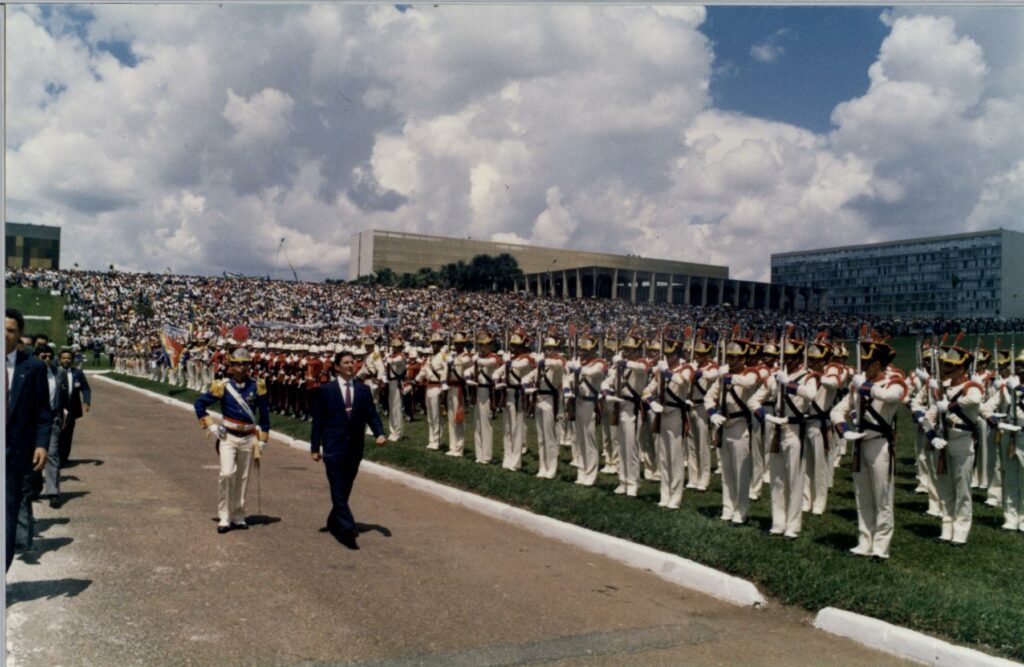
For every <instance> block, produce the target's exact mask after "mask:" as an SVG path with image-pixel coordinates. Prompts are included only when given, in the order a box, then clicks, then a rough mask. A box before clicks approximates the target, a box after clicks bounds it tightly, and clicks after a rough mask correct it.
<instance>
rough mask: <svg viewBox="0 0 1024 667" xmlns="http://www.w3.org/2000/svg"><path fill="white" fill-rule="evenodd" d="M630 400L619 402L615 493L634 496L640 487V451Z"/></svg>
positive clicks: (637, 417)
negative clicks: (617, 462)
mask: <svg viewBox="0 0 1024 667" xmlns="http://www.w3.org/2000/svg"><path fill="white" fill-rule="evenodd" d="M638 419H639V416H638V415H637V414H636V411H635V407H634V405H633V403H632V401H626V402H624V403H622V404H621V407H620V409H619V425H618V426H616V427H615V442H616V444H618V446H619V486H618V488H617V489H615V491H616V493H625V494H626V495H627V496H635V495H636V492H637V489H638V488H639V487H640V451H639V449H638V447H639V445H638V443H637V430H638V429H637V420H638Z"/></svg>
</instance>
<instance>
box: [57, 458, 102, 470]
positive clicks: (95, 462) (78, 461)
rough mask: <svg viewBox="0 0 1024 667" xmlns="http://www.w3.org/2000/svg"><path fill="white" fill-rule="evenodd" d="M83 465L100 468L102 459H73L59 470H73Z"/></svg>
mask: <svg viewBox="0 0 1024 667" xmlns="http://www.w3.org/2000/svg"><path fill="white" fill-rule="evenodd" d="M84 465H93V466H101V465H103V459H75V460H73V461H68V462H67V463H65V464H64V465H62V466H61V468H62V469H63V468H74V467H75V466H84Z"/></svg>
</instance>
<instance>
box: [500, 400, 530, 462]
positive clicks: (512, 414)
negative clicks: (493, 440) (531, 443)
mask: <svg viewBox="0 0 1024 667" xmlns="http://www.w3.org/2000/svg"><path fill="white" fill-rule="evenodd" d="M517 396H518V393H517V392H516V390H515V388H513V387H509V388H508V391H507V392H506V400H505V410H504V412H502V414H501V423H502V431H503V433H502V439H501V444H502V458H501V467H502V468H504V469H505V470H519V469H521V468H522V467H523V449H524V448H523V443H524V442H525V440H526V419H525V415H524V414H523V410H522V404H521V403H520V401H519V400H517Z"/></svg>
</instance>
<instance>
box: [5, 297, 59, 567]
mask: <svg viewBox="0 0 1024 667" xmlns="http://www.w3.org/2000/svg"><path fill="white" fill-rule="evenodd" d="M24 328H25V319H24V318H23V317H22V315H21V313H20V312H18V311H17V310H15V309H14V308H8V309H7V310H6V312H5V320H4V342H5V344H6V353H7V354H6V357H7V358H6V360H5V364H4V366H5V368H4V371H5V375H6V383H7V384H6V389H7V392H6V398H7V418H6V420H5V421H6V429H7V430H6V451H5V453H6V461H7V465H6V471H5V472H6V477H5V483H6V489H5V491H6V493H5V496H6V497H5V502H6V506H5V511H6V515H5V517H6V521H7V524H6V526H5V527H6V530H7V534H6V539H7V542H6V550H5V551H6V553H5V555H6V559H7V566H6V567H7V569H10V567H11V561H12V560H14V540H15V533H16V530H17V524H18V507H19V505H20V504H21V494H22V490H23V480H24V478H25V475H26V473H27V472H28V471H29V470H42V469H43V465H44V464H45V463H46V450H47V448H48V446H49V444H50V432H51V428H52V422H51V421H50V420H51V411H50V391H49V387H48V384H47V381H46V365H45V364H43V362H41V361H39V360H38V359H33V358H32V357H31V356H30V355H29V353H28V351H26V350H18V339H19V338H21V333H22V331H23V330H24Z"/></svg>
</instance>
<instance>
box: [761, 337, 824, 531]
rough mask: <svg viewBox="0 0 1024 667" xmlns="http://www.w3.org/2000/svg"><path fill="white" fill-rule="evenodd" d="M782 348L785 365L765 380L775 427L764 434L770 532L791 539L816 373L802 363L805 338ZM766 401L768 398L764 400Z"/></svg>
mask: <svg viewBox="0 0 1024 667" xmlns="http://www.w3.org/2000/svg"><path fill="white" fill-rule="evenodd" d="M783 345H785V347H784V348H783V349H782V350H781V355H780V356H784V360H783V362H784V363H785V367H784V368H780V370H779V371H778V372H776V373H775V375H774V376H772V377H771V378H769V380H768V395H769V397H771V399H772V400H773V402H774V403H775V406H776V414H774V415H771V414H769V415H766V417H765V419H766V421H768V422H771V423H772V424H773V426H774V428H772V429H771V430H770V431H768V430H766V435H768V436H769V437H770V438H771V445H770V446H768V447H766V449H767V454H768V469H769V473H770V475H771V493H772V526H771V529H770V530H769V531H768V532H769V533H770V534H772V535H784V536H785V537H788V538H790V539H794V538H796V537H798V536H799V535H800V527H801V521H802V510H803V503H804V498H803V496H804V468H803V454H804V449H805V447H806V444H807V443H806V438H807V413H808V411H809V408H810V404H811V402H812V401H813V400H814V398H815V397H816V396H817V394H818V389H819V387H820V383H819V381H818V378H819V376H818V374H817V373H815V372H813V371H811V370H810V369H808V368H806V367H805V366H804V364H803V353H804V345H805V341H798V340H792V339H790V340H785V341H783ZM765 402H766V403H767V402H768V400H766V401H765Z"/></svg>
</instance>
